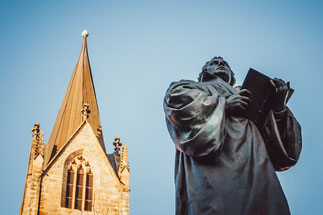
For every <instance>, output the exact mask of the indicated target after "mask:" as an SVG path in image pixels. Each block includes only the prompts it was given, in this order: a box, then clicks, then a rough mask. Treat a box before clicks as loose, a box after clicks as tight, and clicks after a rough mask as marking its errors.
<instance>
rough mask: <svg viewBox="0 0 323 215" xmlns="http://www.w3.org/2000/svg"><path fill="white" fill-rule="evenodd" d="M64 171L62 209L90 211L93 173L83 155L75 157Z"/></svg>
mask: <svg viewBox="0 0 323 215" xmlns="http://www.w3.org/2000/svg"><path fill="white" fill-rule="evenodd" d="M66 171H67V174H66V185H65V186H66V191H65V195H64V196H63V197H65V204H64V207H66V208H71V209H72V208H74V209H78V210H81V211H83V210H86V211H92V205H93V204H92V199H93V173H92V172H93V171H92V166H91V165H90V163H89V161H88V160H87V159H86V158H85V157H84V155H82V154H81V155H77V156H76V157H74V158H73V159H72V160H71V161H70V163H69V164H68V166H67V170H66ZM63 186H64V183H63Z"/></svg>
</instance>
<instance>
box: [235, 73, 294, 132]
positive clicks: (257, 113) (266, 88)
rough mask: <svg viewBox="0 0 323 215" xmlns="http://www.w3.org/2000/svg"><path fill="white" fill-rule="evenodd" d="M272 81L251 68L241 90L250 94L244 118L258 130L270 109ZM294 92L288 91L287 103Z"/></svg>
mask: <svg viewBox="0 0 323 215" xmlns="http://www.w3.org/2000/svg"><path fill="white" fill-rule="evenodd" d="M271 80H272V79H271V78H270V77H268V76H266V75H264V74H262V73H260V72H258V71H256V70H254V69H252V68H250V69H249V71H248V73H247V76H246V78H245V80H244V82H243V84H242V87H241V89H247V90H249V91H250V92H251V95H250V99H251V105H250V107H249V109H248V110H247V111H246V112H245V113H244V116H245V117H246V118H248V119H250V120H251V121H253V122H254V123H255V124H256V125H257V126H258V128H259V127H262V126H263V125H264V123H265V120H266V116H267V115H268V112H269V110H270V109H271V108H272V102H271V98H272V96H273V93H274V92H273V87H272V86H271V83H270V81H271ZM293 92H294V90H293V89H290V90H289V92H288V93H287V101H288V100H289V98H290V97H291V96H292V94H293Z"/></svg>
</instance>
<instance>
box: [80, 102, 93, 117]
mask: <svg viewBox="0 0 323 215" xmlns="http://www.w3.org/2000/svg"><path fill="white" fill-rule="evenodd" d="M89 107H90V105H89V104H88V103H84V104H83V108H82V109H81V112H82V121H85V120H86V119H87V118H89V114H90V113H91V111H90V109H89Z"/></svg>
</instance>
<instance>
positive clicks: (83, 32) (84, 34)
mask: <svg viewBox="0 0 323 215" xmlns="http://www.w3.org/2000/svg"><path fill="white" fill-rule="evenodd" d="M88 36H89V32H88V31H87V30H86V29H84V30H83V31H82V37H84V38H87V37H88Z"/></svg>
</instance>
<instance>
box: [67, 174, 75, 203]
mask: <svg viewBox="0 0 323 215" xmlns="http://www.w3.org/2000/svg"><path fill="white" fill-rule="evenodd" d="M73 182H74V171H73V170H72V169H69V170H68V172H67V183H66V184H67V185H66V199H65V207H67V208H72V198H73Z"/></svg>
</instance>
